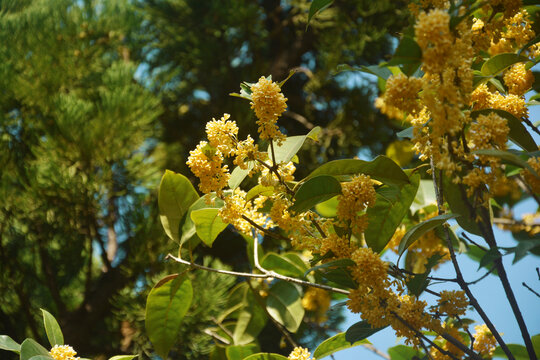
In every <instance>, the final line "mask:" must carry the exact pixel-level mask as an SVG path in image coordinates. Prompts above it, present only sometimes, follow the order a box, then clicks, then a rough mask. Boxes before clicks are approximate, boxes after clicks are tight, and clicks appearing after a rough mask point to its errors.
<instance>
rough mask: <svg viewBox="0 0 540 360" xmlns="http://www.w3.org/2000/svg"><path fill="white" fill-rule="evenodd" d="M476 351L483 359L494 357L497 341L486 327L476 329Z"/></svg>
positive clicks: (481, 326) (474, 345) (476, 327)
mask: <svg viewBox="0 0 540 360" xmlns="http://www.w3.org/2000/svg"><path fill="white" fill-rule="evenodd" d="M474 331H475V334H474V335H473V336H474V344H473V348H474V351H476V352H478V353H479V354H480V355H482V357H489V358H491V357H493V352H494V351H495V347H496V346H497V340H496V339H495V336H493V334H492V333H491V331H490V330H489V328H488V327H487V326H486V325H485V324H482V325H477V326H475V327H474Z"/></svg>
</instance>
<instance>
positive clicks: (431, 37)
mask: <svg viewBox="0 0 540 360" xmlns="http://www.w3.org/2000/svg"><path fill="white" fill-rule="evenodd" d="M414 30H415V35H416V41H417V43H418V45H420V48H421V49H422V61H423V64H422V68H423V69H424V71H425V72H430V73H438V72H441V71H442V70H443V69H444V68H445V66H446V62H447V60H448V55H449V54H450V50H451V48H452V43H453V41H454V37H453V35H452V33H451V32H450V15H449V14H448V13H447V12H446V11H444V10H441V9H433V10H431V11H430V12H428V13H426V12H421V13H420V14H419V15H418V21H417V22H416V26H415V28H414Z"/></svg>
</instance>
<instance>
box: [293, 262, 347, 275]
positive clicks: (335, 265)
mask: <svg viewBox="0 0 540 360" xmlns="http://www.w3.org/2000/svg"><path fill="white" fill-rule="evenodd" d="M355 265H356V263H355V262H354V261H352V260H351V259H338V260H332V261H328V262H325V263H324V264H321V265H317V266H314V267H312V268H310V269H308V270H306V272H304V275H303V276H302V277H306V275H307V274H309V273H310V272H312V271H317V270H319V271H320V270H327V269H336V268H346V267H349V266H355Z"/></svg>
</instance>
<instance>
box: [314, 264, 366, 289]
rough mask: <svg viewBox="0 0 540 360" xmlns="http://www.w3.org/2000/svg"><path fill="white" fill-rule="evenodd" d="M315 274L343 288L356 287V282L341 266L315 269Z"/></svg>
mask: <svg viewBox="0 0 540 360" xmlns="http://www.w3.org/2000/svg"><path fill="white" fill-rule="evenodd" d="M316 272H317V274H319V275H320V276H322V277H323V278H325V279H326V280H329V281H331V282H333V283H335V284H336V285H339V286H340V287H342V288H345V289H356V288H358V284H357V283H356V282H355V281H354V279H353V278H352V276H351V274H350V272H349V271H346V270H345V269H343V268H336V269H329V270H327V271H325V272H322V271H319V270H316Z"/></svg>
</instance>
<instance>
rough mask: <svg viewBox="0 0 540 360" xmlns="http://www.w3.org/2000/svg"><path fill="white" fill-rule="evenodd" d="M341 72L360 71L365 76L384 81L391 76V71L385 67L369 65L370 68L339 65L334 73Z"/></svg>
mask: <svg viewBox="0 0 540 360" xmlns="http://www.w3.org/2000/svg"><path fill="white" fill-rule="evenodd" d="M342 71H360V72H364V73H367V74H371V75H375V76H377V77H378V78H379V79H382V80H386V79H388V78H389V77H390V76H391V75H392V71H390V69H388V68H387V67H385V66H378V65H371V66H363V65H361V66H358V67H355V66H350V65H347V64H340V65H338V66H337V70H336V73H339V72H342Z"/></svg>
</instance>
